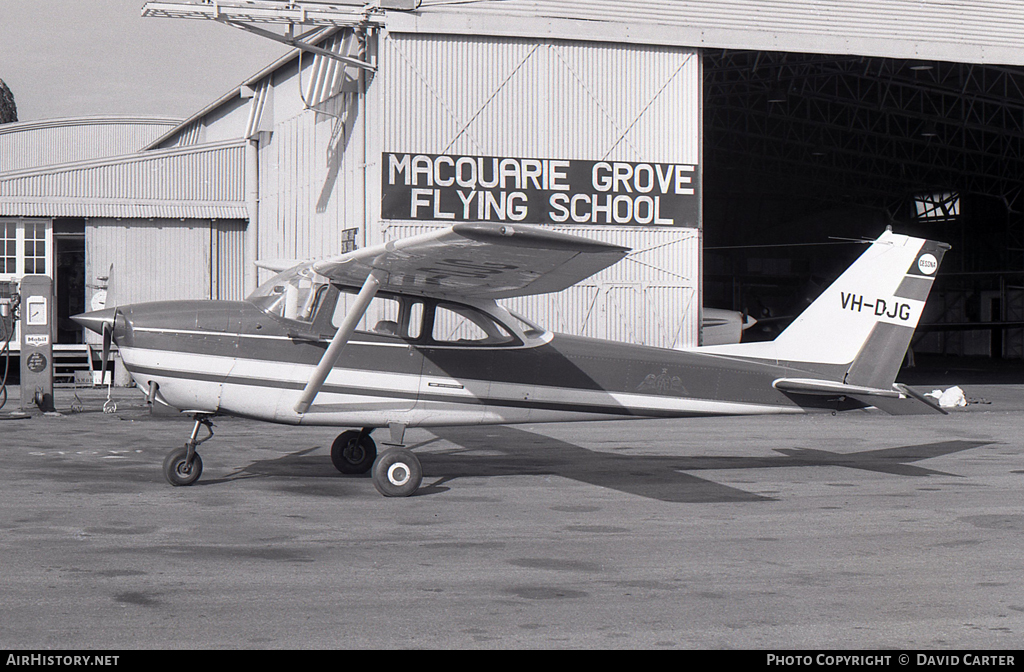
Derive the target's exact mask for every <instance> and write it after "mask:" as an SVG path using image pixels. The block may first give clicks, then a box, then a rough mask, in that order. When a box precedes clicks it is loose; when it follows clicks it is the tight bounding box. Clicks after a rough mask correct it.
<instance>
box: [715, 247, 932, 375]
mask: <svg viewBox="0 0 1024 672" xmlns="http://www.w3.org/2000/svg"><path fill="white" fill-rule="evenodd" d="M948 249H949V245H946V244H945V243H939V242H935V241H930V240H924V239H922V238H912V237H910V236H904V235H900V234H896V233H893V232H892V231H886V232H885V233H883V234H882V235H881V236H879V237H878V239H877V240H875V241H874V242H873V243H872V244H871V246H870V247H869V248H868V249H867V250H866V251H865V252H864V254H862V255H861V256H860V257H859V258H858V259H857V260H856V261H855V262H854V263H853V264H852V265H851V266H850V267H849V268H848V269H846V271H845V272H844V273H843V274H842V275H840V276H839V278H838V279H837V280H836V281H835V282H833V283H832V285H830V286H829V287H828V289H826V290H825V291H824V292H823V293H822V294H821V296H819V297H818V298H817V299H816V300H815V301H814V303H812V304H811V305H810V306H808V307H807V309H806V310H805V311H804V312H803V313H802V314H801V315H800V316H799V317H798V318H797V319H796V320H794V321H793V323H792V324H790V325H789V327H787V328H786V329H785V331H783V332H782V333H781V334H779V336H778V337H777V338H776V339H775V340H774V341H772V342H770V343H741V344H737V345H731V346H718V347H712V348H706V350H707V351H710V352H716V353H720V354H728V355H734V356H740V357H754V358H757V359H771V360H775V361H778V362H787V363H792V364H794V365H797V366H799V365H800V364H801V363H803V364H810V365H817V366H813V367H811V368H814V369H816V370H819V371H821V372H822V373H827V374H828V375H829V377H830V378H833V379H836V380H838V381H839V382H845V383H847V384H849V385H857V386H862V387H870V388H881V389H888V388H891V386H892V384H893V382H894V381H895V379H896V374H897V373H898V372H899V367H900V364H901V363H902V361H903V357H904V355H905V354H906V352H907V347H908V346H909V345H910V339H911V337H912V336H913V335H914V329H915V328H916V327H917V323H918V321H919V320H920V319H921V312H922V311H923V310H924V305H925V301H926V299H927V298H928V293H929V291H930V290H931V287H932V282H933V281H934V279H935V274H936V272H937V271H938V269H939V264H940V263H941V262H942V257H943V255H944V254H945V252H946V250H948ZM822 365H824V366H822Z"/></svg>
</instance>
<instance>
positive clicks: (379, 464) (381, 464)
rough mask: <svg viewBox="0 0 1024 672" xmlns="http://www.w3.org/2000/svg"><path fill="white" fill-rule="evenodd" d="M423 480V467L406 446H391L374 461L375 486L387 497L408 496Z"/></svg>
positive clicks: (417, 488)
mask: <svg viewBox="0 0 1024 672" xmlns="http://www.w3.org/2000/svg"><path fill="white" fill-rule="evenodd" d="M422 482H423V467H421V466H420V461H419V459H418V458H417V457H416V456H415V455H413V454H412V452H411V451H408V450H406V449H405V448H389V449H388V450H385V451H384V452H383V453H381V454H380V455H379V456H378V457H377V460H376V461H375V462H374V463H373V487H375V488H377V492H379V493H380V494H382V495H384V496H385V497H408V496H409V495H411V494H413V493H414V492H416V491H417V490H419V487H420V483H422Z"/></svg>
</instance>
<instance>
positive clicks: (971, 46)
mask: <svg viewBox="0 0 1024 672" xmlns="http://www.w3.org/2000/svg"><path fill="white" fill-rule="evenodd" d="M509 17H512V18H513V19H514V20H512V21H510V20H509ZM386 25H387V27H388V29H389V30H392V31H409V32H425V33H458V34H478V35H516V36H521V37H547V38H566V39H598V40H614V41H621V42H637V43H643V44H663V45H675V46H688V47H710V48H725V49H756V50H764V51H804V52H812V53H826V54H857V55H865V56H880V57H891V58H921V59H935V60H945V61H957V62H968V63H991V64H1004V65H1024V3H1020V2H1008V1H1006V0H959V1H957V2H953V1H951V0H645V1H642V2H641V1H639V0H423V3H422V5H421V6H420V8H419V9H418V10H417V11H414V12H395V11H390V12H388V13H387V18H386Z"/></svg>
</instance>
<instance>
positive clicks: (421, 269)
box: [294, 223, 629, 414]
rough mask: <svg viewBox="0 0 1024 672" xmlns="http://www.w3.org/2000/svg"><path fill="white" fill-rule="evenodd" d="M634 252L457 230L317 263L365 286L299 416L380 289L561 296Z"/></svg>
mask: <svg viewBox="0 0 1024 672" xmlns="http://www.w3.org/2000/svg"><path fill="white" fill-rule="evenodd" d="M627 252H629V249H628V248H625V247H620V246H618V245H610V244H608V243H601V242H597V241H593V240H587V239H585V238H577V237H576V236H569V235H566V234H562V233H555V232H553V231H547V230H545V229H541V228H538V227H533V226H516V227H512V226H509V225H505V224H486V223H480V224H455V225H454V226H451V227H449V228H445V229H440V230H438V231H431V232H428V233H424V234H421V235H418V236H410V237H409V238H401V239H399V240H393V241H389V242H387V243H384V244H382V245H375V246H372V247H367V248H364V249H362V250H356V251H355V252H349V253H347V254H343V255H340V256H338V257H334V258H331V259H325V260H323V261H318V262H315V263H314V264H313V270H315V271H316V272H317V273H319V274H320V275H323V276H325V277H327V278H329V279H330V280H332V281H333V282H336V283H338V284H342V285H349V286H359V287H360V288H361V289H360V290H359V295H358V296H357V297H356V299H355V302H354V303H353V305H352V306H351V308H350V309H349V312H348V313H347V314H346V315H345V319H343V320H342V322H341V324H340V325H338V331H337V332H336V333H335V334H334V338H332V339H331V343H330V345H329V346H327V350H326V351H325V352H324V354H323V357H321V358H320V363H319V364H317V366H316V368H315V369H314V370H313V373H312V375H311V376H310V378H309V381H308V382H307V383H306V386H305V387H304V388H303V390H302V394H301V395H300V396H299V400H298V402H296V404H295V407H294V408H295V412H296V413H299V414H302V413H305V412H306V411H307V410H309V406H310V404H312V403H313V399H314V398H315V397H316V395H317V393H318V392H319V391H320V388H321V387H322V386H323V384H324V381H325V380H326V379H327V375H328V373H330V371H331V369H332V368H334V364H335V363H336V362H337V361H338V357H340V356H341V349H342V348H344V347H345V344H346V343H347V342H348V339H349V338H350V337H351V336H352V333H353V331H354V330H355V327H356V324H357V323H358V322H359V320H360V319H362V317H363V314H364V313H365V312H366V309H367V307H368V306H369V305H370V301H371V300H373V297H374V296H375V295H376V294H377V292H378V291H379V290H381V289H385V290H393V291H398V292H402V293H405V294H421V295H424V296H452V295H454V296H458V297H459V298H462V299H503V298H507V297H510V296H526V295H531V294H545V293H547V292H557V291H559V290H562V289H565V288H567V287H570V286H572V285H574V284H576V283H577V282H579V281H580V280H583V279H584V278H587V277H589V276H591V275H593V274H594V273H597V272H598V271H600V270H602V269H604V268H607V267H608V266H611V265H612V264H614V263H615V262H617V261H619V260H620V259H622V257H624V256H626V253H627Z"/></svg>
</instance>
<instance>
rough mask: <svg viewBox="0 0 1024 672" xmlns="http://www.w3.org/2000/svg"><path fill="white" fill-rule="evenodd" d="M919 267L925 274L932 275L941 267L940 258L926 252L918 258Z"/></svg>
mask: <svg viewBox="0 0 1024 672" xmlns="http://www.w3.org/2000/svg"><path fill="white" fill-rule="evenodd" d="M917 268H918V269H919V270H920V271H921V272H922V273H924V274H925V275H932V274H933V273H935V271H937V270H938V268H939V260H938V259H936V258H935V255H933V254H928V253H927V252H926V253H924V254H922V255H921V256H920V257H919V258H918V260H917Z"/></svg>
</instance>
